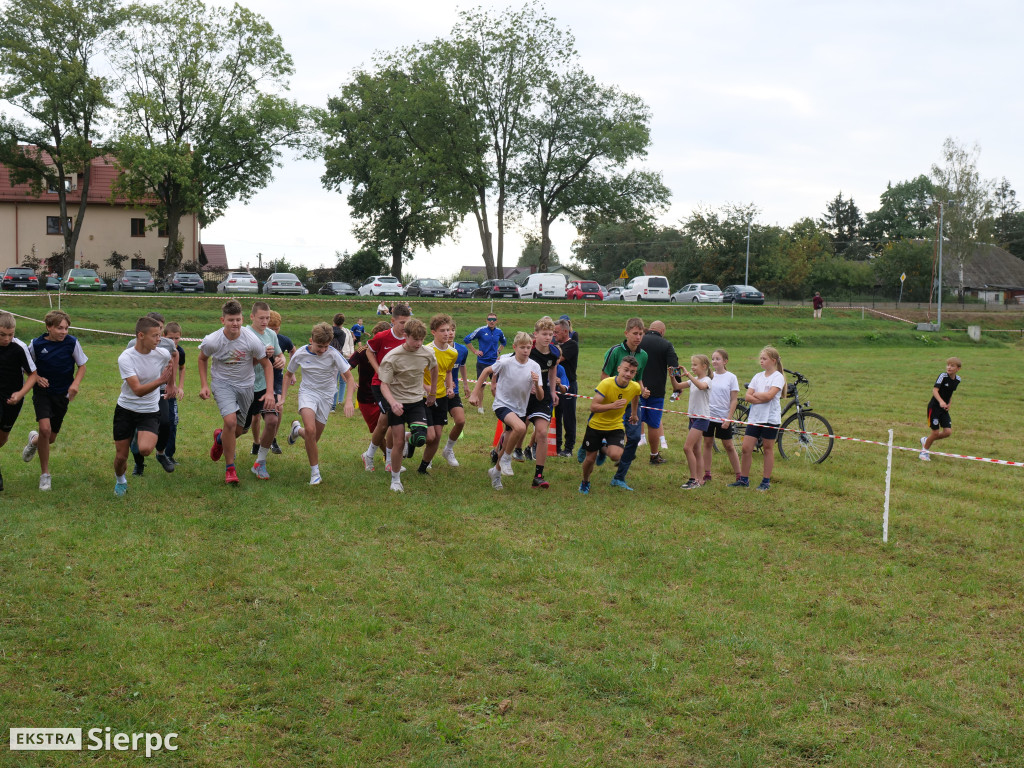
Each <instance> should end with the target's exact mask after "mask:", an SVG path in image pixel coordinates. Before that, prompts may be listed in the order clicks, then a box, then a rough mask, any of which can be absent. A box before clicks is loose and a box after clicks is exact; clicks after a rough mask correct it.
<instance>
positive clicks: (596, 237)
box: [572, 215, 690, 283]
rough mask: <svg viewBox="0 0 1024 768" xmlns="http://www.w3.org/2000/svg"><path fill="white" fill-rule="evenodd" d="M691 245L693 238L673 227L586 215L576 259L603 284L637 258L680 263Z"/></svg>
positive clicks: (575, 249) (580, 233) (612, 278)
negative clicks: (690, 238) (690, 239)
mask: <svg viewBox="0 0 1024 768" xmlns="http://www.w3.org/2000/svg"><path fill="white" fill-rule="evenodd" d="M689 247H690V242H689V240H688V239H687V238H685V237H684V236H683V234H682V233H681V232H680V231H679V230H678V229H675V228H673V227H658V226H655V225H654V224H651V223H650V222H649V221H616V220H608V219H603V218H601V217H599V216H596V215H595V216H591V217H585V220H584V221H583V222H582V224H581V226H580V227H579V236H578V237H577V238H576V241H575V242H574V243H573V246H572V248H573V254H574V256H575V257H576V259H577V260H578V261H579V262H580V263H582V264H583V265H584V266H585V268H586V270H587V271H588V272H590V274H591V275H592V276H593V278H594V279H595V280H597V281H598V282H601V283H607V282H609V281H611V280H617V279H618V278H619V275H620V274H622V270H623V269H625V268H626V267H627V265H628V264H630V263H632V262H633V261H636V260H640V261H641V262H647V261H671V262H676V263H678V262H679V261H680V259H681V258H682V256H681V255H680V254H681V252H683V251H685V250H686V249H688V248H689ZM677 269H678V267H677Z"/></svg>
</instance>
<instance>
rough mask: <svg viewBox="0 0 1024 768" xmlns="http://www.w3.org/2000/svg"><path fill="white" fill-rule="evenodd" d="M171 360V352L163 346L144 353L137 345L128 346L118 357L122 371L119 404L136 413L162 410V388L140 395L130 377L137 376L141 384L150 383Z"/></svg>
mask: <svg viewBox="0 0 1024 768" xmlns="http://www.w3.org/2000/svg"><path fill="white" fill-rule="evenodd" d="M169 362H171V353H170V352H168V351H167V350H166V349H164V348H163V347H157V348H156V349H154V350H153V351H152V352H149V353H147V354H145V355H144V354H142V353H141V352H139V351H138V350H137V349H136V348H135V346H134V345H133V346H131V347H128V349H126V350H125V351H124V352H122V353H121V354H120V356H118V358H117V367H118V369H119V370H120V372H121V394H119V395H118V396H117V404H118V405H120V406H121V407H122V408H127V409H128V410H129V411H135V413H156V412H157V411H159V410H160V389H159V388H157V389H154V390H153V391H152V392H150V393H149V394H148V395H143V396H142V397H139V396H138V395H136V394H135V393H134V392H132V388H131V387H129V386H128V381H127V380H128V379H130V378H131V377H132V376H137V377H138V379H139V384H149V383H150V382H151V381H155V380H156V379H159V378H160V376H161V374H163V372H164V369H165V368H166V367H167V364H168V363H169Z"/></svg>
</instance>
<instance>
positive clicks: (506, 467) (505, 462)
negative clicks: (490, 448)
mask: <svg viewBox="0 0 1024 768" xmlns="http://www.w3.org/2000/svg"><path fill="white" fill-rule="evenodd" d="M498 469H499V470H500V471H501V474H503V475H505V477H512V476H513V475H514V474H515V472H513V471H512V458H511V457H510V456H509V455H508V454H505V455H504V456H502V457H501V458H500V459H498Z"/></svg>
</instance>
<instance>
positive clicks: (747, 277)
mask: <svg viewBox="0 0 1024 768" xmlns="http://www.w3.org/2000/svg"><path fill="white" fill-rule="evenodd" d="M753 221H754V220H753V219H749V220H748V221H747V271H746V272H744V273H743V284H744V285H750V225H751V224H752V223H753Z"/></svg>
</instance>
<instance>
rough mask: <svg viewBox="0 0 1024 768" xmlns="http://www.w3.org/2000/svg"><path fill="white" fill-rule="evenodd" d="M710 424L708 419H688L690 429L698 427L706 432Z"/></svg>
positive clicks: (702, 431)
mask: <svg viewBox="0 0 1024 768" xmlns="http://www.w3.org/2000/svg"><path fill="white" fill-rule="evenodd" d="M710 426H711V420H710V419H690V429H699V430H700V431H701V433H704V432H706V431H707V429H708V427H710Z"/></svg>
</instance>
